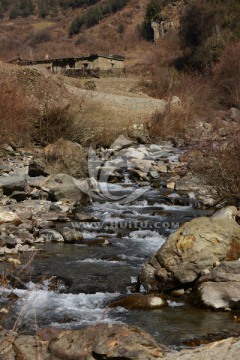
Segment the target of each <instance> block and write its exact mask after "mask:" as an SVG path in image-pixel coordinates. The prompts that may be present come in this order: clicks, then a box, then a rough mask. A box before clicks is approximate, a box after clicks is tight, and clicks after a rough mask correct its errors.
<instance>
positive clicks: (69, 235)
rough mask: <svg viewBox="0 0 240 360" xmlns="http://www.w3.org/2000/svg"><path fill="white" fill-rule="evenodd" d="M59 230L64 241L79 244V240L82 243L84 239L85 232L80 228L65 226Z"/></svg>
mask: <svg viewBox="0 0 240 360" xmlns="http://www.w3.org/2000/svg"><path fill="white" fill-rule="evenodd" d="M58 231H59V232H60V233H61V235H62V236H63V238H64V241H65V242H67V243H70V244H77V243H79V242H80V243H82V241H83V234H82V232H81V231H79V230H76V229H73V228H70V227H66V226H65V227H63V228H58Z"/></svg>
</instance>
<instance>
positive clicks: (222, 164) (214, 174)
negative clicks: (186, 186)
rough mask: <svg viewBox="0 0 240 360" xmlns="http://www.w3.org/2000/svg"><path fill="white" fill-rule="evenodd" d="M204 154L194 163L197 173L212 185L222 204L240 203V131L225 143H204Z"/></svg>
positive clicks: (237, 204)
mask: <svg viewBox="0 0 240 360" xmlns="http://www.w3.org/2000/svg"><path fill="white" fill-rule="evenodd" d="M201 152H202V156H199V157H198V159H196V160H195V162H193V164H192V169H193V171H194V172H195V174H196V175H197V176H198V177H200V178H201V179H202V180H203V181H204V182H205V183H206V184H208V185H210V186H212V188H213V196H214V197H215V199H216V201H218V202H219V203H220V204H221V205H225V204H226V205H236V206H239V205H240V179H239V168H240V155H239V154H240V133H238V134H235V135H233V136H232V137H231V139H230V140H228V141H227V142H225V143H222V144H221V143H216V142H215V143H213V142H210V143H209V144H204V145H202V146H201Z"/></svg>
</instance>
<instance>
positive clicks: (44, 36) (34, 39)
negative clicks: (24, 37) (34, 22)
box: [29, 29, 51, 48]
mask: <svg viewBox="0 0 240 360" xmlns="http://www.w3.org/2000/svg"><path fill="white" fill-rule="evenodd" d="M49 41H51V33H50V31H49V30H46V29H43V30H38V31H35V32H34V33H33V34H31V36H30V37H29V45H30V46H32V47H33V48H35V47H36V46H37V45H39V44H43V43H46V42H49Z"/></svg>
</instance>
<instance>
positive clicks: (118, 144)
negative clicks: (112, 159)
mask: <svg viewBox="0 0 240 360" xmlns="http://www.w3.org/2000/svg"><path fill="white" fill-rule="evenodd" d="M132 145H134V141H132V140H130V139H128V138H127V137H125V136H124V135H120V136H119V137H118V138H117V139H116V140H115V141H114V143H113V144H112V145H111V149H113V150H116V151H118V150H121V149H124V148H126V147H129V146H132Z"/></svg>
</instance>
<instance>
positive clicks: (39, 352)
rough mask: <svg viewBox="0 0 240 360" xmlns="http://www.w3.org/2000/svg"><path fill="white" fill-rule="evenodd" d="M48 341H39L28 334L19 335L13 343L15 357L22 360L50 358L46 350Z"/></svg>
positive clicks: (47, 359)
mask: <svg viewBox="0 0 240 360" xmlns="http://www.w3.org/2000/svg"><path fill="white" fill-rule="evenodd" d="M47 347H48V343H47V342H43V341H39V339H37V338H35V337H33V336H30V335H21V336H19V337H18V338H17V339H16V340H15V341H14V343H13V349H14V353H15V354H16V358H14V359H24V360H33V359H41V360H50V359H52V358H51V355H50V354H49V352H48V349H47Z"/></svg>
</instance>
